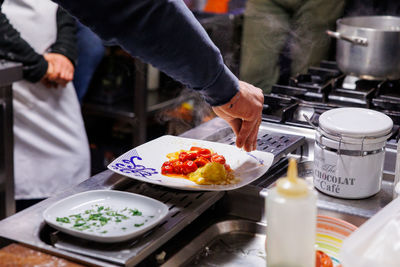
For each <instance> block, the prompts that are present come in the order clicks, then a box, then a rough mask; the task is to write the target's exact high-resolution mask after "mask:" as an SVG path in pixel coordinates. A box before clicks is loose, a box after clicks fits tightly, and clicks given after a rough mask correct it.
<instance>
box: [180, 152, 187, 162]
mask: <svg viewBox="0 0 400 267" xmlns="http://www.w3.org/2000/svg"><path fill="white" fill-rule="evenodd" d="M187 155H188V153H187V152H181V153H179V160H180V161H182V162H185V161H186V160H187Z"/></svg>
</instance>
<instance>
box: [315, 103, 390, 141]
mask: <svg viewBox="0 0 400 267" xmlns="http://www.w3.org/2000/svg"><path fill="white" fill-rule="evenodd" d="M319 127H320V129H321V130H322V131H324V132H326V133H328V134H333V135H335V134H338V135H342V136H345V137H350V138H365V137H366V138H379V137H383V136H385V135H387V134H389V133H390V131H391V130H392V128H393V121H392V119H391V118H389V117H388V116H387V115H385V114H383V113H381V112H378V111H375V110H371V109H365V108H336V109H331V110H328V111H326V112H324V113H322V115H321V116H320V117H319Z"/></svg>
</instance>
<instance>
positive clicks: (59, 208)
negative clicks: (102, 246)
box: [43, 190, 168, 243]
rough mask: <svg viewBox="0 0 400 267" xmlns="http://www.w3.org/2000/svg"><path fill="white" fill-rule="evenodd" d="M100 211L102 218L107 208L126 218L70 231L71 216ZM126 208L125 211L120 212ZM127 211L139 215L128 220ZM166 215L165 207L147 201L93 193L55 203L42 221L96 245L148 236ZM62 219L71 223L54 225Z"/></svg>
mask: <svg viewBox="0 0 400 267" xmlns="http://www.w3.org/2000/svg"><path fill="white" fill-rule="evenodd" d="M100 207H103V208H104V209H101V211H100V213H103V214H104V212H105V209H107V208H109V209H110V210H112V211H118V212H119V213H122V214H126V215H128V216H127V217H128V218H127V219H123V220H121V221H120V222H116V221H115V218H116V217H113V220H110V221H108V222H107V224H105V225H104V226H101V227H91V228H89V229H85V230H77V229H76V228H74V227H73V226H74V223H73V221H74V218H75V217H73V216H71V215H76V214H84V213H85V211H87V210H90V209H95V210H96V211H97V209H99V208H100ZM125 208H126V210H125V211H122V210H124V209H125ZM129 209H132V210H135V209H137V210H138V211H140V212H141V214H140V215H136V216H129V214H128V213H129ZM167 214H168V207H167V206H166V205H165V204H163V203H161V202H160V201H158V200H155V199H152V198H149V197H145V196H141V195H138V194H133V193H128V192H121V191H113V190H93V191H86V192H83V193H78V194H75V195H72V196H70V197H67V198H64V199H62V200H60V201H58V202H56V203H54V204H53V205H51V206H50V207H48V208H47V209H46V210H45V211H44V212H43V217H44V220H45V221H46V223H48V224H49V225H50V226H52V227H54V228H56V229H58V230H60V231H62V232H65V233H67V234H70V235H73V236H76V237H80V238H84V239H88V240H93V241H97V242H105V243H111V242H121V241H125V240H128V239H132V238H134V237H137V236H139V235H141V234H143V233H145V232H147V231H148V230H150V229H151V228H153V227H154V226H156V225H157V224H158V223H159V222H160V221H161V220H162V219H163V218H164V217H165V216H166V215H167ZM85 216H86V215H85ZM64 217H67V218H69V219H70V221H71V222H70V223H66V222H59V221H57V218H64ZM105 217H108V216H105ZM93 222H99V221H92V223H93ZM135 224H136V226H135Z"/></svg>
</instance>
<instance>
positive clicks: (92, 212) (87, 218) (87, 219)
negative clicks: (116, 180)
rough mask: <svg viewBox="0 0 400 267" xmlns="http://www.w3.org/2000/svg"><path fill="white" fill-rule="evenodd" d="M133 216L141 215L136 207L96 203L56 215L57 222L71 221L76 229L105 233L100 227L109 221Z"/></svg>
mask: <svg viewBox="0 0 400 267" xmlns="http://www.w3.org/2000/svg"><path fill="white" fill-rule="evenodd" d="M135 216H143V215H142V212H141V211H139V210H138V209H130V208H128V207H125V208H124V209H122V210H114V209H112V208H110V207H106V206H100V205H98V204H96V205H93V206H92V208H91V209H87V210H85V211H83V212H82V213H77V214H71V215H68V217H57V222H61V223H72V228H73V229H75V230H78V231H84V230H88V231H89V232H97V233H101V234H105V233H107V232H108V231H107V230H104V228H103V229H102V227H103V226H105V225H107V224H108V223H110V222H115V223H121V222H122V221H123V220H129V219H130V218H132V217H135ZM146 217H147V218H153V217H154V216H146ZM147 221H148V220H147V219H146V220H145V221H144V222H143V223H136V224H134V226H135V227H140V226H143V225H144V223H145V222H147ZM121 229H122V230H124V231H125V230H126V229H127V228H126V227H121Z"/></svg>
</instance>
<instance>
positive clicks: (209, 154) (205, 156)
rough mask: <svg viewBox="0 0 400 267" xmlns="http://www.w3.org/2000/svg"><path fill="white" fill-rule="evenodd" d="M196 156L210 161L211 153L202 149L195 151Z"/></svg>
mask: <svg viewBox="0 0 400 267" xmlns="http://www.w3.org/2000/svg"><path fill="white" fill-rule="evenodd" d="M197 154H198V155H199V156H202V157H204V158H206V159H211V151H210V150H209V149H207V148H202V149H201V150H199V151H197Z"/></svg>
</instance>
